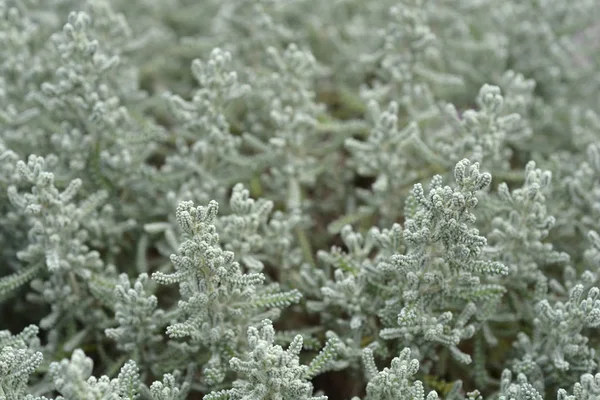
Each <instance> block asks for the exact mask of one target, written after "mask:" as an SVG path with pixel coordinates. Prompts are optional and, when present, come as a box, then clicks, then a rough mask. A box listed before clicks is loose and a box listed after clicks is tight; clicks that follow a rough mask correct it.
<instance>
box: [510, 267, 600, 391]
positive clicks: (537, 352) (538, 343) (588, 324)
mask: <svg viewBox="0 0 600 400" xmlns="http://www.w3.org/2000/svg"><path fill="white" fill-rule="evenodd" d="M596 279H597V277H596V276H595V275H594V274H592V273H590V272H589V271H586V273H584V276H582V278H581V283H577V284H576V285H574V286H573V287H571V288H564V287H561V286H560V284H559V283H557V282H554V284H553V285H552V286H553V287H554V288H556V290H559V291H561V292H562V293H561V294H563V295H566V296H565V298H564V300H563V301H556V302H554V303H551V302H550V301H549V300H548V299H543V300H541V301H539V302H538V303H537V304H536V306H535V312H536V315H535V319H534V320H533V334H532V335H531V336H528V335H526V334H525V333H520V334H519V335H518V336H517V341H516V342H515V344H514V346H515V348H516V349H517V350H518V353H519V354H520V356H519V357H518V359H516V360H515V362H514V366H513V370H515V371H516V372H518V373H523V374H525V375H526V376H527V377H528V378H529V381H530V382H531V383H532V384H533V385H534V386H535V387H536V389H537V390H539V391H540V392H541V393H544V391H545V390H547V389H548V388H549V387H557V386H559V385H563V386H565V385H570V384H572V383H574V382H575V381H577V380H578V379H579V377H580V376H581V375H582V374H586V373H588V374H589V373H591V372H593V371H595V370H596V368H597V365H598V363H597V361H596V360H597V358H596V350H595V348H594V347H591V346H590V345H589V340H590V338H589V337H588V335H589V332H590V328H592V329H593V328H598V327H599V326H600V299H599V294H600V290H599V289H598V288H597V287H592V288H591V289H590V288H589V284H590V283H594V282H595V281H596ZM567 290H568V292H567ZM561 297H562V296H561ZM550 326H551V327H554V328H553V329H548V327H550Z"/></svg>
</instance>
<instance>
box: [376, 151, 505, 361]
mask: <svg viewBox="0 0 600 400" xmlns="http://www.w3.org/2000/svg"><path fill="white" fill-rule="evenodd" d="M454 176H455V180H456V183H457V186H456V188H451V187H450V186H443V185H442V178H441V176H435V177H434V178H433V180H432V182H431V184H430V187H429V190H428V192H427V193H426V192H425V191H424V189H423V187H422V185H421V184H417V185H415V187H414V189H413V191H412V195H411V197H409V199H408V200H407V202H406V206H405V215H406V218H407V219H406V222H405V225H404V232H403V238H404V242H405V245H406V249H407V250H406V252H405V253H404V254H397V255H394V256H392V257H391V258H390V260H389V262H388V263H386V264H384V265H382V266H381V267H380V269H381V270H382V273H383V274H385V275H388V276H389V277H391V278H392V279H394V280H401V281H404V282H405V284H404V287H403V290H402V292H401V295H400V296H398V297H399V299H402V301H398V300H396V301H388V302H387V304H386V305H385V307H384V308H383V309H382V310H380V311H379V315H380V317H381V318H382V319H383V320H384V321H391V320H392V319H393V318H394V319H397V324H398V325H399V326H398V327H393V328H385V329H382V330H381V331H380V336H381V337H382V338H384V339H399V340H403V341H408V342H412V341H414V340H416V342H417V343H420V342H422V341H423V340H424V341H429V342H434V343H439V344H442V345H444V346H447V347H448V348H449V350H450V351H451V353H452V355H453V356H454V357H456V358H457V359H458V360H461V361H462V362H470V360H471V358H470V357H469V356H468V355H466V354H464V353H463V352H462V351H460V350H459V349H458V347H456V346H457V345H458V343H459V342H460V340H461V339H466V338H469V337H471V336H472V335H473V333H474V332H475V329H476V326H475V325H472V324H469V323H468V321H469V320H470V319H471V317H472V316H476V317H477V319H479V320H480V321H484V320H486V319H487V318H489V317H490V315H489V313H490V312H491V310H490V305H492V304H497V302H498V301H499V299H500V298H501V296H502V295H503V294H504V292H505V288H504V287H503V286H502V285H499V284H495V283H488V282H486V280H489V279H490V278H491V277H494V276H497V275H506V274H507V273H508V271H507V268H506V266H504V265H503V264H502V263H500V262H498V261H493V260H491V259H487V258H486V254H485V252H484V248H485V246H486V244H487V241H486V239H485V237H483V236H480V235H479V231H478V230H477V229H475V228H472V227H470V226H469V225H471V224H473V223H474V222H475V216H474V214H472V212H471V210H472V209H473V208H474V207H475V206H476V205H477V203H478V200H477V197H476V196H475V195H476V193H477V192H478V191H480V190H482V189H484V188H485V187H487V186H488V185H489V183H490V182H491V176H490V174H488V173H480V172H479V165H478V164H477V163H475V164H473V165H471V164H470V162H469V161H468V160H462V161H460V162H459V163H458V164H456V167H455V170H454ZM453 314H458V315H457V316H456V318H455V319H454V321H452V320H453V317H454V316H453ZM396 316H397V318H395V317H396Z"/></svg>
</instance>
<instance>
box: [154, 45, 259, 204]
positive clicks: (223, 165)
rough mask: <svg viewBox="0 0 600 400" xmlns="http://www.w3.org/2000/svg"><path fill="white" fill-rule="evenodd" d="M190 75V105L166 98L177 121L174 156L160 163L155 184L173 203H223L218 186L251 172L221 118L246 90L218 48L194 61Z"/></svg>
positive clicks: (223, 187)
mask: <svg viewBox="0 0 600 400" xmlns="http://www.w3.org/2000/svg"><path fill="white" fill-rule="evenodd" d="M192 74H193V76H194V79H195V80H196V81H197V82H198V84H199V85H200V88H199V89H198V90H197V91H196V93H195V94H194V95H193V97H192V99H191V100H190V101H187V100H185V99H183V98H182V97H181V96H179V95H175V94H170V93H167V94H166V97H167V99H168V102H169V106H170V110H171V111H172V113H173V114H174V116H175V118H176V120H177V121H178V122H179V121H180V122H179V124H178V125H176V128H175V132H176V136H175V139H174V141H175V143H174V144H175V146H176V147H177V152H176V153H175V154H173V155H172V156H168V157H167V158H166V160H165V164H164V166H163V167H162V168H161V169H160V172H159V176H157V179H160V181H159V182H160V183H161V185H169V186H171V187H172V189H171V190H174V191H176V192H177V193H180V194H179V196H178V199H179V198H181V197H185V198H188V199H189V198H192V199H194V200H195V201H199V202H208V201H209V200H210V199H212V198H216V199H218V201H225V199H226V198H227V196H226V190H227V186H226V185H223V182H224V181H226V180H229V179H239V178H240V177H241V175H243V173H244V171H245V172H246V173H249V172H251V170H248V167H247V166H246V165H245V164H244V163H243V159H242V158H241V154H240V148H239V147H240V142H241V138H240V137H239V136H236V135H233V134H232V133H231V126H230V123H229V120H228V115H227V113H228V110H229V106H230V105H231V104H232V103H233V102H234V101H235V100H236V99H238V98H240V97H243V96H244V95H245V94H246V93H247V92H248V91H249V90H250V87H249V86H248V85H246V84H243V83H241V82H239V80H238V75H237V72H236V71H235V70H233V69H232V56H231V53H229V52H226V51H223V50H221V49H219V48H216V49H214V50H213V51H212V52H211V54H210V58H209V59H208V60H206V61H202V60H200V59H195V60H194V61H193V62H192ZM231 183H235V182H231ZM207 196H211V197H210V198H207Z"/></svg>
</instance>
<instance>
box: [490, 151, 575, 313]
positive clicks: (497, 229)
mask: <svg viewBox="0 0 600 400" xmlns="http://www.w3.org/2000/svg"><path fill="white" fill-rule="evenodd" d="M524 175H525V180H524V182H523V185H522V186H521V187H519V188H517V189H513V190H512V191H511V190H510V189H509V187H508V185H507V184H506V183H505V182H503V183H501V184H500V185H498V191H497V197H494V198H490V199H486V200H488V204H486V208H487V209H486V211H485V212H486V213H488V212H489V213H490V214H491V215H492V218H491V221H490V222H489V225H488V226H489V229H490V232H489V233H488V234H487V238H488V240H489V247H488V248H487V249H486V253H487V254H489V255H490V256H492V258H493V259H495V260H497V261H500V262H502V263H503V264H504V265H506V267H507V268H508V276H507V277H506V278H504V279H502V283H503V284H504V285H505V287H506V288H507V289H508V294H507V300H509V302H507V303H506V304H509V305H510V307H511V311H510V312H511V313H516V314H517V315H519V316H520V317H521V318H525V319H530V318H532V317H533V314H534V310H533V307H532V306H531V304H530V301H529V293H530V290H531V289H532V287H533V286H535V285H536V284H538V283H539V281H540V279H544V278H543V277H544V276H545V275H544V273H546V272H547V271H548V269H549V268H550V267H553V266H554V267H555V266H565V265H566V264H567V263H568V262H569V260H570V257H569V255H568V254H567V253H565V252H561V251H557V250H556V249H554V247H553V246H552V244H551V243H549V242H547V241H546V240H547V238H548V235H549V232H550V230H551V229H552V228H553V226H554V224H555V222H556V219H555V218H554V216H552V215H550V214H549V212H548V209H547V203H548V201H549V198H548V197H549V196H551V193H552V192H551V190H552V187H551V178H552V174H551V172H550V171H542V170H541V169H539V168H536V164H535V162H533V161H530V162H529V163H527V165H526V166H525V174H524ZM486 222H487V221H486Z"/></svg>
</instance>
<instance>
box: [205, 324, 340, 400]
mask: <svg viewBox="0 0 600 400" xmlns="http://www.w3.org/2000/svg"><path fill="white" fill-rule="evenodd" d="M274 340H275V330H274V329H273V325H272V323H271V321H269V320H264V321H262V322H261V324H260V325H259V327H258V328H256V327H253V326H251V327H249V328H248V345H249V351H248V352H247V354H246V356H245V357H242V358H237V357H234V358H232V359H231V361H230V364H231V368H232V369H233V370H234V371H235V372H236V373H237V374H238V376H239V378H238V379H237V380H235V381H234V382H233V388H232V389H228V390H224V391H220V392H213V393H211V394H209V395H207V396H204V399H206V400H218V399H232V400H235V399H249V398H252V399H257V400H258V399H261V400H262V399H264V400H267V399H280V400H283V399H291V400H326V399H327V396H313V387H312V384H311V383H310V382H309V379H311V378H312V377H314V376H315V375H317V374H319V373H321V372H322V371H324V370H326V368H327V367H328V364H329V363H331V361H332V359H333V358H334V357H335V353H336V344H335V339H334V340H333V341H330V342H328V344H327V345H326V347H325V348H324V349H323V350H322V351H321V353H320V354H319V355H318V356H317V357H315V359H313V361H312V362H311V363H310V364H309V365H302V364H300V359H299V355H300V352H301V351H302V336H300V335H297V336H296V337H295V338H294V340H293V341H292V342H291V343H290V345H289V347H288V348H287V350H284V349H283V348H282V347H281V346H278V345H275V344H274Z"/></svg>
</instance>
